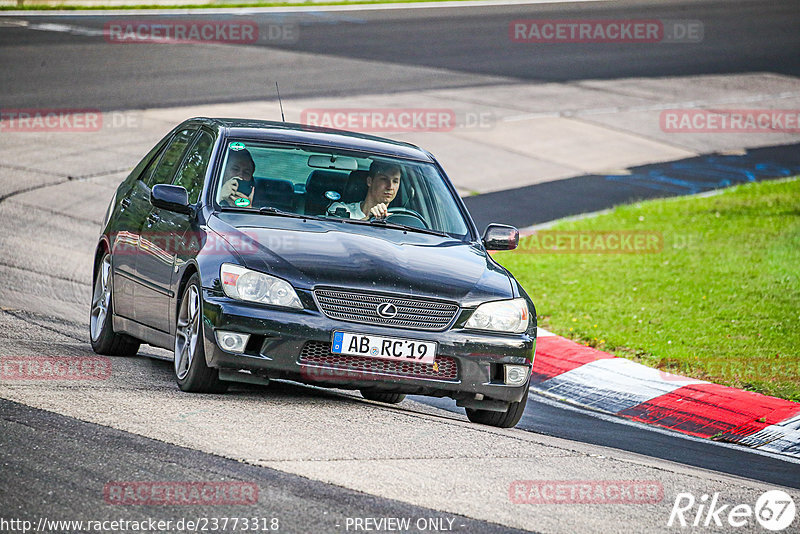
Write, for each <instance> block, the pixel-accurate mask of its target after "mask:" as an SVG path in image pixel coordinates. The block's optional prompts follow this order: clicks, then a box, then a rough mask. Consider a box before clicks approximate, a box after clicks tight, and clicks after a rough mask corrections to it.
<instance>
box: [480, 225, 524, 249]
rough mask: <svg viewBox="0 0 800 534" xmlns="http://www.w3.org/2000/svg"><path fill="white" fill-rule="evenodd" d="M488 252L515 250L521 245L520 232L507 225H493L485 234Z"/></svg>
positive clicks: (484, 242) (483, 239)
mask: <svg viewBox="0 0 800 534" xmlns="http://www.w3.org/2000/svg"><path fill="white" fill-rule="evenodd" d="M482 241H483V246H484V247H486V250H514V249H515V248H517V245H519V230H517V229H516V228H514V227H513V226H508V225H506V224H497V223H491V224H490V225H489V226H487V227H486V231H485V232H483V238H482Z"/></svg>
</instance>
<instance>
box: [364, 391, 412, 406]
mask: <svg viewBox="0 0 800 534" xmlns="http://www.w3.org/2000/svg"><path fill="white" fill-rule="evenodd" d="M361 396H362V397H364V398H365V399H367V400H371V401H378V402H385V403H386V404H399V403H401V402H403V399H405V398H406V396H405V395H404V394H403V393H386V392H383V391H375V390H374V389H362V390H361Z"/></svg>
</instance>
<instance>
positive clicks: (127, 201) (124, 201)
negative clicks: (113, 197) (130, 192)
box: [120, 198, 131, 208]
mask: <svg viewBox="0 0 800 534" xmlns="http://www.w3.org/2000/svg"><path fill="white" fill-rule="evenodd" d="M120 204H122V207H123V208H127V207H128V206H130V205H131V199H129V198H123V199H122V201H120Z"/></svg>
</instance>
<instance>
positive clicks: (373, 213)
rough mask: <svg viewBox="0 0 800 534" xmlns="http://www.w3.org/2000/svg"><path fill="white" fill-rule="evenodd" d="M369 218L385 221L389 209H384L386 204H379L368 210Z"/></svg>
mask: <svg viewBox="0 0 800 534" xmlns="http://www.w3.org/2000/svg"><path fill="white" fill-rule="evenodd" d="M369 215H370V217H376V218H378V219H385V218H386V216H387V215H389V209H388V208H387V207H386V204H384V203H383V202H381V203H380V204H376V205H375V206H372V208H371V209H370V210H369Z"/></svg>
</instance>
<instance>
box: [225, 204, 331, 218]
mask: <svg viewBox="0 0 800 534" xmlns="http://www.w3.org/2000/svg"><path fill="white" fill-rule="evenodd" d="M220 210H221V211H238V212H240V213H253V214H260V215H277V216H279V217H292V218H294V219H314V220H321V219H320V218H319V217H315V216H314V215H300V214H299V213H292V212H291V211H283V210H280V209H278V208H273V207H272V206H264V207H263V208H259V209H258V211H256V210H254V209H252V208H240V207H238V206H220Z"/></svg>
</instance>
